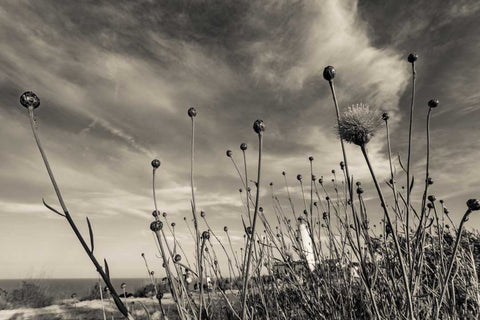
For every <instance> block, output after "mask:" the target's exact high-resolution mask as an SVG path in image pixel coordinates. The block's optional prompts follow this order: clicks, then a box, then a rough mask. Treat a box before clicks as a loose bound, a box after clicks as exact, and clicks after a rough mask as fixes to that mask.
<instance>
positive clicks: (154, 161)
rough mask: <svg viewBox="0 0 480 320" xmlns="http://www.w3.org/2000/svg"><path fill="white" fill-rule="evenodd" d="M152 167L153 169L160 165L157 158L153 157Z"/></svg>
mask: <svg viewBox="0 0 480 320" xmlns="http://www.w3.org/2000/svg"><path fill="white" fill-rule="evenodd" d="M152 167H153V168H154V169H158V167H160V160H158V159H153V160H152Z"/></svg>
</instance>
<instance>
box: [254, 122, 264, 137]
mask: <svg viewBox="0 0 480 320" xmlns="http://www.w3.org/2000/svg"><path fill="white" fill-rule="evenodd" d="M253 130H254V131H255V132H256V133H258V134H261V133H262V132H263V131H265V123H264V122H263V120H255V122H254V123H253Z"/></svg>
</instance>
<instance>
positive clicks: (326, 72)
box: [323, 66, 335, 81]
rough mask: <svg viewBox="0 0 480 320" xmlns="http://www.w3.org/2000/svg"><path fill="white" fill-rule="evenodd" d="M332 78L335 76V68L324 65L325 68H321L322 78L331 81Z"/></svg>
mask: <svg viewBox="0 0 480 320" xmlns="http://www.w3.org/2000/svg"><path fill="white" fill-rule="evenodd" d="M333 78H335V68H334V67H332V66H328V67H325V69H323V79H325V80H327V81H332V80H333Z"/></svg>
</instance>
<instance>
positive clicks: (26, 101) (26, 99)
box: [20, 91, 40, 109]
mask: <svg viewBox="0 0 480 320" xmlns="http://www.w3.org/2000/svg"><path fill="white" fill-rule="evenodd" d="M20 104H21V105H22V106H24V107H25V108H27V109H28V108H30V107H32V108H33V109H36V108H38V107H39V106H40V98H39V97H38V96H37V95H36V94H35V93H33V92H32V91H26V92H24V93H23V94H22V95H21V96H20Z"/></svg>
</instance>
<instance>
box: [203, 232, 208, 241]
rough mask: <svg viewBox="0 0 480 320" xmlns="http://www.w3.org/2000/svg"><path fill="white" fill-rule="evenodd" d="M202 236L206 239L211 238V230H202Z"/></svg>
mask: <svg viewBox="0 0 480 320" xmlns="http://www.w3.org/2000/svg"><path fill="white" fill-rule="evenodd" d="M202 238H203V239H205V240H208V239H210V232H208V231H203V232H202Z"/></svg>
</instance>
